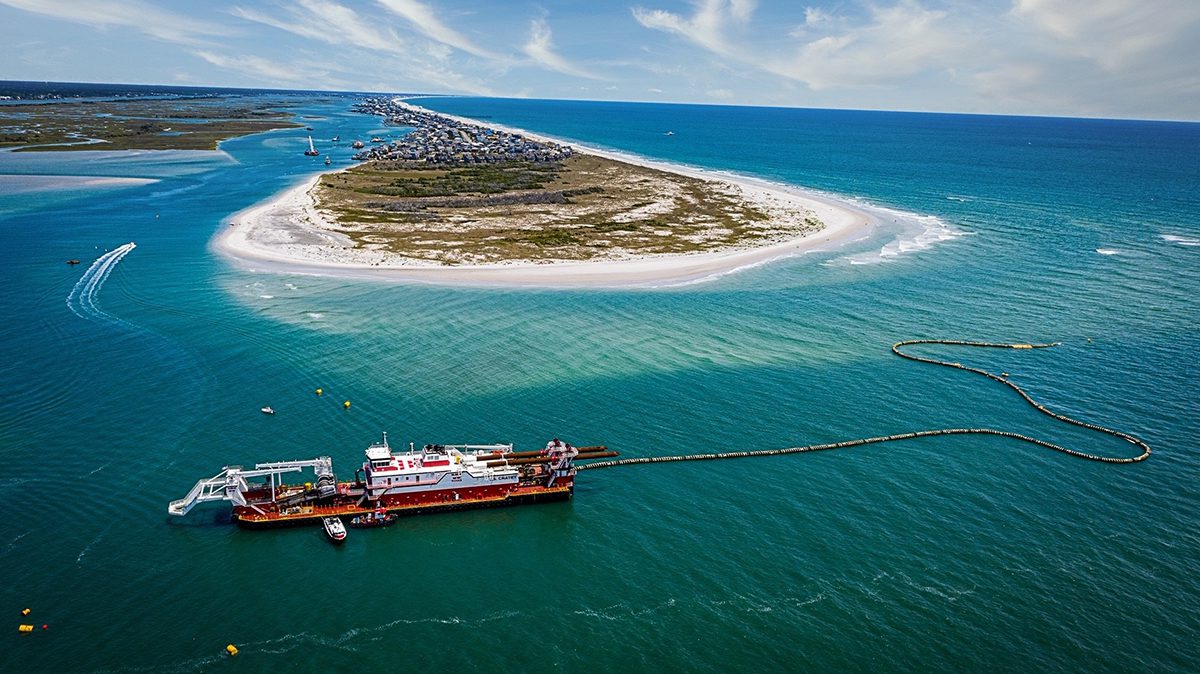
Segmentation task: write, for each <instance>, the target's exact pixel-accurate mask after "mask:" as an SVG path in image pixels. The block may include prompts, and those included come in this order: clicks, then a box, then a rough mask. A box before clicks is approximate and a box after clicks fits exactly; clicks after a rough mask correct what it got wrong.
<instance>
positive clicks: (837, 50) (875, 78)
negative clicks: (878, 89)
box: [760, 0, 973, 90]
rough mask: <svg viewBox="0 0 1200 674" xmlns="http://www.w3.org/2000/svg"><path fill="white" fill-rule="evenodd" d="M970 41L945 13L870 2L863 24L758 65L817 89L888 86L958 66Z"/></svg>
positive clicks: (905, 1) (908, 1) (906, 3)
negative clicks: (919, 75) (921, 74)
mask: <svg viewBox="0 0 1200 674" xmlns="http://www.w3.org/2000/svg"><path fill="white" fill-rule="evenodd" d="M825 23H828V22H827V21H818V22H817V24H816V25H823V24H825ZM972 39H973V38H971V37H968V34H967V32H966V30H965V29H964V28H963V27H961V26H957V25H953V21H952V20H951V19H950V18H949V16H948V12H946V11H943V10H930V9H926V8H924V7H922V6H921V5H920V4H919V3H917V2H915V1H913V0H902V1H901V2H898V3H897V4H895V5H892V6H890V7H884V6H873V7H871V9H870V11H869V14H868V20H867V21H866V22H865V23H862V24H859V25H855V26H850V27H847V28H845V29H843V30H838V31H834V32H829V33H827V34H825V35H822V36H821V37H816V38H815V39H812V40H810V41H808V42H806V43H804V44H803V45H802V46H801V47H800V48H799V49H798V50H797V51H796V52H795V53H794V54H793V55H792V56H790V57H788V58H784V59H779V60H769V61H764V62H762V63H760V65H761V66H762V67H764V68H765V69H767V70H769V71H771V72H773V73H777V74H779V75H783V76H785V77H790V78H792V79H796V80H799V81H801V82H804V83H805V84H807V85H808V86H810V87H812V88H813V89H817V90H819V89H827V88H831V87H854V86H879V85H889V84H894V83H896V82H898V81H900V80H902V79H904V78H906V77H910V76H913V75H917V74H919V73H922V72H924V71H927V70H941V71H945V70H947V69H949V68H950V67H952V66H954V65H957V64H958V63H959V62H960V59H962V58H965V57H966V56H967V55H968V53H969V49H970V46H971V45H970V41H971V40H972Z"/></svg>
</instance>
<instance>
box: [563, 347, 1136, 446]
mask: <svg viewBox="0 0 1200 674" xmlns="http://www.w3.org/2000/svg"><path fill="white" fill-rule="evenodd" d="M916 344H936V345H943V346H968V347H979V348H987V349H1049V348H1052V347H1055V346H1059V344H1060V342H1054V343H1052V344H1008V343H997V342H967V341H961V340H955V339H910V340H906V341H902V342H896V343H895V344H893V345H892V353H894V354H896V355H897V356H900V357H901V358H907V359H908V360H915V361H917V362H920V363H929V364H932V365H941V366H943V367H950V368H954V369H957V370H964V371H966V372H973V373H975V374H978V375H982V376H984V377H987V378H988V379H991V380H992V381H997V382H1000V383H1001V384H1004V385H1005V386H1007V387H1009V388H1011V389H1012V390H1014V391H1016V392H1017V393H1018V394H1020V396H1021V397H1022V398H1023V399H1024V400H1025V402H1027V403H1029V404H1030V405H1032V406H1033V407H1034V409H1036V410H1037V411H1039V412H1041V413H1042V414H1045V415H1047V416H1050V417H1053V418H1054V419H1057V420H1059V421H1062V422H1064V423H1068V424H1072V425H1075V426H1081V427H1083V428H1087V429H1090V430H1093V431H1096V432H1098V433H1104V434H1106V435H1111V436H1113V437H1117V438H1120V439H1122V440H1124V441H1125V442H1128V443H1129V444H1131V445H1133V446H1134V447H1136V448H1138V449H1139V450H1140V451H1141V453H1140V454H1138V455H1137V456H1132V457H1118V456H1103V455H1100V454H1091V453H1088V452H1081V451H1079V450H1076V449H1069V448H1067V447H1063V446H1062V445H1056V444H1054V443H1052V442H1047V441H1045V440H1040V439H1038V438H1034V437H1030V436H1028V435H1022V434H1020V433H1013V432H1010V431H1000V430H996V429H994V428H941V429H935V430H928V431H913V432H911V433H898V434H895V435H880V436H876V437H873V438H858V439H856V440H844V441H842V442H833V443H828V444H820V445H805V446H803V447H787V448H783V449H759V450H754V451H747V452H717V453H712V454H681V455H678V456H643V457H634V458H628V459H615V460H613V461H599V462H597V463H591V464H586V465H580V466H578V470H595V469H597V468H613V467H616V466H628V465H632V464H636V463H667V462H670V461H713V460H717V459H740V458H745V457H751V456H778V455H781V454H801V453H804V452H821V451H825V450H829V449H843V448H846V447H859V446H861V445H874V444H881V443H884V442H896V441H899V440H911V439H914V438H929V437H934V436H939V435H998V436H1000V437H1004V438H1012V439H1014V440H1020V441H1022V442H1028V443H1030V444H1034V445H1038V446H1039V447H1045V448H1046V449H1052V450H1054V451H1056V452H1062V453H1063V454H1069V455H1071V456H1074V457H1076V458H1080V459H1087V460H1088V461H1099V462H1101V463H1137V462H1139V461H1145V460H1146V459H1147V458H1149V457H1150V453H1151V452H1150V445H1147V444H1146V443H1145V442H1144V441H1143V440H1141V439H1140V438H1137V437H1135V436H1133V435H1130V434H1128V433H1125V432H1123V431H1118V430H1115V429H1112V428H1108V427H1106V426H1100V425H1098V424H1091V423H1088V422H1086V421H1079V420H1078V419H1072V418H1071V417H1068V416H1067V415H1065V414H1059V413H1058V412H1054V411H1052V410H1050V409H1049V408H1047V407H1046V406H1045V405H1043V404H1041V403H1039V402H1038V401H1036V400H1034V399H1033V398H1032V397H1031V396H1030V395H1029V394H1028V393H1026V392H1025V389H1023V388H1021V387H1020V386H1017V385H1016V384H1014V383H1012V382H1011V381H1009V380H1008V376H1007V375H1006V374H994V373H991V372H988V371H987V370H982V369H980V368H977V367H969V366H967V365H963V364H962V363H956V362H950V361H945V360H937V359H935V358H926V357H924V356H915V355H913V354H911V353H905V352H904V347H906V346H913V345H916Z"/></svg>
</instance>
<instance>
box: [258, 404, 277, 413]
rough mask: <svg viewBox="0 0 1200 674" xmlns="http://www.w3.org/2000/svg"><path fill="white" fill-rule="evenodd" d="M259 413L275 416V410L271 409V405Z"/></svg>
mask: <svg viewBox="0 0 1200 674" xmlns="http://www.w3.org/2000/svg"><path fill="white" fill-rule="evenodd" d="M259 412H262V413H263V414H275V408H274V407H271V406H270V405H267V406H266V407H264V408H262V409H261V410H259Z"/></svg>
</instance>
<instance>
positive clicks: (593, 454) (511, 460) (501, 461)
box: [479, 445, 619, 468]
mask: <svg viewBox="0 0 1200 674" xmlns="http://www.w3.org/2000/svg"><path fill="white" fill-rule="evenodd" d="M576 449H577V450H578V451H579V454H578V455H577V456H576V457H575V460H576V461H580V460H582V459H606V458H609V457H613V456H619V454H618V453H617V452H613V451H610V450H609V449H608V447H605V446H604V445H591V446H589V447H576ZM479 460H480V461H486V462H487V463H485V464H484V465H485V466H487V467H488V468H498V467H500V466H521V465H525V464H531V463H549V462H550V461H552V460H553V457H551V456H550V455H549V454H546V453H545V452H543V451H532V452H508V453H504V452H492V453H491V454H481V455H479Z"/></svg>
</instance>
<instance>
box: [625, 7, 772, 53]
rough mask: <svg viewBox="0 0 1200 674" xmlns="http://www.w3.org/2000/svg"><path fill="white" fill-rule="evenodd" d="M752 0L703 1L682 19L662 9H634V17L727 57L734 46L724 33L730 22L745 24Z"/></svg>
mask: <svg viewBox="0 0 1200 674" xmlns="http://www.w3.org/2000/svg"><path fill="white" fill-rule="evenodd" d="M754 7H755V3H754V2H753V1H752V0H702V1H701V2H700V3H698V4H697V5H696V11H695V13H694V14H692V16H691V17H690V18H685V17H683V16H680V15H678V14H675V13H673V12H668V11H666V10H663V9H644V8H642V7H634V8H633V18H634V19H636V20H637V22H638V23H640V24H642V25H643V26H645V27H646V28H652V29H655V30H661V31H664V32H667V33H675V34H676V35H679V36H681V37H683V38H686V39H687V40H690V41H691V42H694V43H696V44H698V45H700V46H701V47H704V48H705V49H707V50H709V51H711V52H714V53H717V54H720V55H722V56H729V55H731V54H732V53H733V47H732V46H731V45H730V43H729V41H728V39H727V38H726V36H725V31H726V29H727V27H728V25H729V24H730V23H733V22H738V23H745V22H747V21H749V20H750V17H751V15H752V14H753V12H754Z"/></svg>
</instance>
